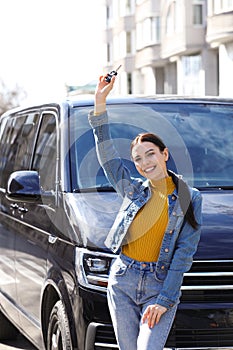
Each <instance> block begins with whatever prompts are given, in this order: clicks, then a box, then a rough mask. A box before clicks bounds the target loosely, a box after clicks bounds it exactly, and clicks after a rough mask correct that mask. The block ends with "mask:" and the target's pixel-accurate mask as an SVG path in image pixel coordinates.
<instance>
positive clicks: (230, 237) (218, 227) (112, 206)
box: [64, 190, 233, 260]
mask: <svg viewBox="0 0 233 350" xmlns="http://www.w3.org/2000/svg"><path fill="white" fill-rule="evenodd" d="M202 197H203V206H202V212H203V224H202V232H201V239H200V243H199V246H198V249H197V252H196V254H195V259H198V260H200V259H201V260H209V259H211V260H218V259H232V241H233V191H224V190H219V191H213V192H212V191H211V192H210V191H206V192H205V191H202ZM64 199H65V210H66V214H67V216H68V220H69V222H70V224H71V226H72V236H73V237H72V240H74V241H76V242H75V243H78V244H81V245H83V246H87V247H89V248H91V247H92V248H97V247H99V248H102V249H106V247H105V244H104V241H105V239H106V237H107V234H108V232H109V230H110V228H111V227H112V225H113V222H114V219H115V217H116V215H117V213H118V211H119V208H120V205H121V201H122V200H121V198H120V197H119V196H118V195H117V194H116V193H115V192H93V193H75V194H73V193H72V194H71V193H66V194H65V195H64Z"/></svg>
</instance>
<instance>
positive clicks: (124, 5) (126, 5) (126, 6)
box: [119, 0, 135, 17]
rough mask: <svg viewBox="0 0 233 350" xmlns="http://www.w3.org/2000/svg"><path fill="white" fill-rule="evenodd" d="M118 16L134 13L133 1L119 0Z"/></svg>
mask: <svg viewBox="0 0 233 350" xmlns="http://www.w3.org/2000/svg"><path fill="white" fill-rule="evenodd" d="M119 6H120V16H122V17H124V16H128V15H132V14H133V13H134V11H135V0H121V1H119Z"/></svg>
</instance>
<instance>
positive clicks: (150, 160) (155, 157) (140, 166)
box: [132, 141, 168, 181]
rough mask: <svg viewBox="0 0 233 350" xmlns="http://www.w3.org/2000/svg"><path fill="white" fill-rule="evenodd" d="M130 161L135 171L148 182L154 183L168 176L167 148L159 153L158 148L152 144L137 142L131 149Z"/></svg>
mask: <svg viewBox="0 0 233 350" xmlns="http://www.w3.org/2000/svg"><path fill="white" fill-rule="evenodd" d="M132 159H133V161H134V164H135V166H136V168H137V171H138V172H139V173H140V174H141V175H142V176H144V177H146V178H147V179H149V180H154V181H156V180H160V179H163V178H164V177H167V176H168V173H167V166H166V161H167V160H168V149H167V148H165V149H164V150H163V151H160V149H159V147H158V146H156V145H155V144H154V143H152V142H148V141H144V142H139V143H137V144H135V145H134V146H133V148H132Z"/></svg>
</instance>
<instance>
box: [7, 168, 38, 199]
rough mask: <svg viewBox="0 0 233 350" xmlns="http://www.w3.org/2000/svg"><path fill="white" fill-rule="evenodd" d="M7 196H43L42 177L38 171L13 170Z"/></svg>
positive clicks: (24, 197)
mask: <svg viewBox="0 0 233 350" xmlns="http://www.w3.org/2000/svg"><path fill="white" fill-rule="evenodd" d="M7 197H8V198H9V199H14V200H16V199H19V200H20V199H24V200H27V199H33V200H36V199H39V198H41V188H40V178H39V174H38V172H37V171H31V170H20V171H15V172H13V173H12V174H11V175H10V176H9V179H8V182H7Z"/></svg>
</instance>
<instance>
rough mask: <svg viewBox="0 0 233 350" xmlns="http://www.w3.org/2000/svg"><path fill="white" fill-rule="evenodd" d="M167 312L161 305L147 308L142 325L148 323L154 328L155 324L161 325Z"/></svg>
mask: <svg viewBox="0 0 233 350" xmlns="http://www.w3.org/2000/svg"><path fill="white" fill-rule="evenodd" d="M166 311H167V308H166V307H164V306H161V305H159V304H154V305H149V306H147V308H146V310H145V312H144V314H143V315H142V323H145V322H146V321H147V323H148V327H149V328H153V327H154V325H155V324H158V323H159V320H160V318H161V316H162V315H163V314H164V313H165V312H166Z"/></svg>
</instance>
